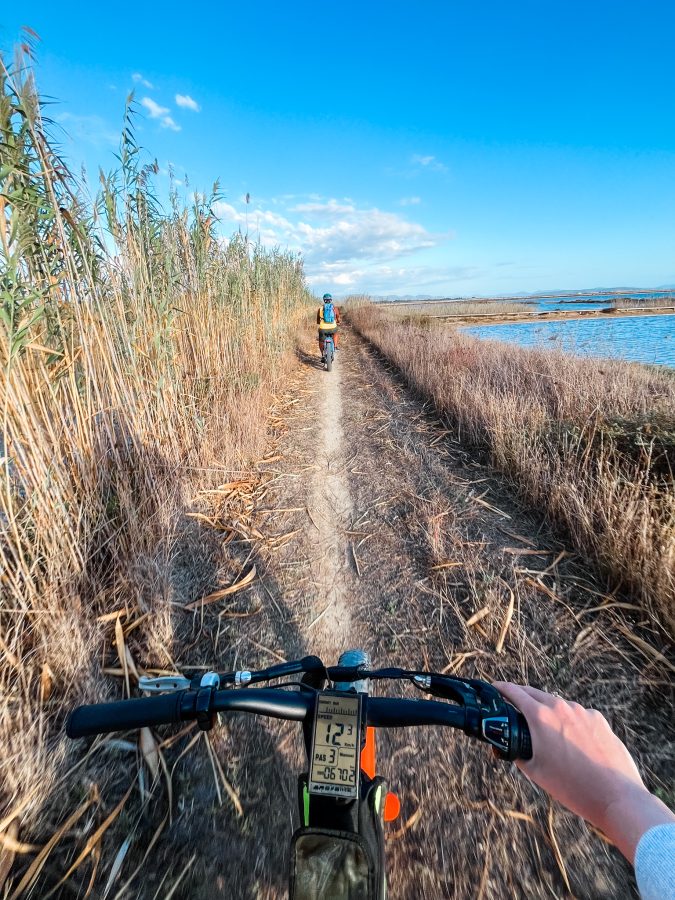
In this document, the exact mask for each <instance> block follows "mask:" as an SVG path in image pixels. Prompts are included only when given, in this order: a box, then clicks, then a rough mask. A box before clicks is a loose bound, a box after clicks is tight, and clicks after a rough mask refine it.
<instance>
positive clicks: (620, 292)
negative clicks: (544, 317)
mask: <svg viewBox="0 0 675 900" xmlns="http://www.w3.org/2000/svg"><path fill="white" fill-rule="evenodd" d="M638 295H640V296H642V297H644V296H649V297H671V296H672V298H673V304H674V305H675V290H669V289H660V290H659V289H658V288H646V289H644V290H640V289H637V290H628V289H623V288H617V289H616V290H613V291H570V292H564V293H559V294H523V295H520V296H513V297H498V296H496V297H444V298H439V297H436V298H434V299H433V300H375V301H373V302H374V303H375V304H376V305H378V306H380V305H381V306H420V305H422V304H424V305H425V306H426V305H428V306H433V305H434V304H438V303H467V302H471V303H486V304H487V303H538V302H539V301H540V300H554V301H557V302H559V303H570V304H572V303H588V302H592V301H593V300H594V298H596V297H607V298H608V299H610V298H612V297H628V298H630V297H637V296H638Z"/></svg>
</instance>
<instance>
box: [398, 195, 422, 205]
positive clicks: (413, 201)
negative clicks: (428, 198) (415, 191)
mask: <svg viewBox="0 0 675 900" xmlns="http://www.w3.org/2000/svg"><path fill="white" fill-rule="evenodd" d="M398 202H399V205H400V206H419V204H420V203H421V202H422V198H421V197H401V199H400V200H399V201H398Z"/></svg>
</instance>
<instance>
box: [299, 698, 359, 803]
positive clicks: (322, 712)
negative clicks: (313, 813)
mask: <svg viewBox="0 0 675 900" xmlns="http://www.w3.org/2000/svg"><path fill="white" fill-rule="evenodd" d="M360 725H361V697H360V696H359V695H358V694H352V693H349V694H347V693H339V692H331V691H322V692H321V693H319V694H317V699H316V712H315V715H314V736H313V740H312V757H311V760H312V762H311V766H310V771H309V792H310V794H324V795H328V796H332V797H344V798H346V799H349V798H356V797H358V794H359V778H358V773H359V755H360V752H361V733H360V732H361V728H360Z"/></svg>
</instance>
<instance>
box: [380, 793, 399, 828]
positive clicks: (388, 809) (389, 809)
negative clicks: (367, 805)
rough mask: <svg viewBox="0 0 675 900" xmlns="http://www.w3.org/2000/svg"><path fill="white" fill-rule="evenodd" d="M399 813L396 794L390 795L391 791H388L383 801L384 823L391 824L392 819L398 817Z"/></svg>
mask: <svg viewBox="0 0 675 900" xmlns="http://www.w3.org/2000/svg"><path fill="white" fill-rule="evenodd" d="M400 812H401V801H400V800H399V799H398V797H397V796H396V794H392V792H391V791H388V792H387V796H386V798H385V801H384V821H385V822H393V821H394V819H396V818H397V817H398V814H399V813H400Z"/></svg>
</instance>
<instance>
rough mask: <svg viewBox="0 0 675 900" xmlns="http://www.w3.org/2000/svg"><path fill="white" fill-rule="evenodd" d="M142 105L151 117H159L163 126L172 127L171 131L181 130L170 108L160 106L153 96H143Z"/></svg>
mask: <svg viewBox="0 0 675 900" xmlns="http://www.w3.org/2000/svg"><path fill="white" fill-rule="evenodd" d="M141 106H142V107H143V108H144V109H146V110H147V111H148V115H149V116H150V118H151V119H158V120H159V123H160V125H161V126H162V128H170V129H171V131H180V125H176V123H175V122H174V120H173V119H172V118H171V116H170V115H169V109H168V107H166V106H160V105H159V103H156V102H155V101H154V100H153V99H152V97H143V99H142V100H141Z"/></svg>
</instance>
